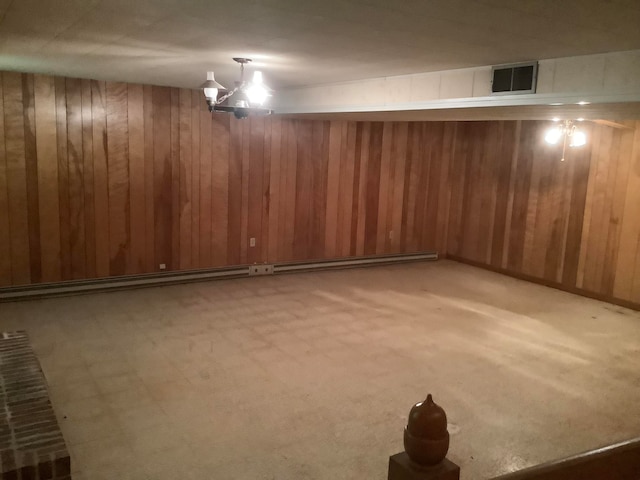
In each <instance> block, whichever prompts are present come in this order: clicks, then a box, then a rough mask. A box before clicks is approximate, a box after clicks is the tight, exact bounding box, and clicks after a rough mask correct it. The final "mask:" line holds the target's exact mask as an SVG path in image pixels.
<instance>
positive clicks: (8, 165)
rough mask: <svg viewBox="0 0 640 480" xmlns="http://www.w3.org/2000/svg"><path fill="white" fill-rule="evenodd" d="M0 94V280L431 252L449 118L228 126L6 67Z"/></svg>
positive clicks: (194, 103) (439, 223)
mask: <svg viewBox="0 0 640 480" xmlns="http://www.w3.org/2000/svg"><path fill="white" fill-rule="evenodd" d="M0 99H2V101H0V152H2V158H1V159H0V286H7V285H22V284H30V283H39V282H55V281H60V280H70V279H86V278H96V277H107V276H115V275H127V274H137V273H147V272H155V271H158V269H159V264H161V263H164V264H166V266H167V270H184V269H198V268H208V267H217V266H229V265H240V264H248V263H254V262H280V261H292V260H315V259H325V258H337V257H347V256H356V255H358V256H359V255H375V254H386V253H401V252H414V251H422V250H441V251H444V248H445V241H446V238H445V234H446V228H445V227H446V223H447V217H446V215H447V213H446V212H447V208H446V207H447V205H448V189H447V188H446V185H447V181H446V179H447V177H448V174H449V172H448V165H449V156H450V155H451V152H452V145H453V140H454V139H453V133H454V131H455V125H454V124H445V123H437V122H434V123H400V122H393V123H391V122H385V123H381V122H380V123H375V122H364V123H363V122H361V123H356V122H343V121H332V122H328V121H301V120H285V119H280V118H278V117H269V118H251V119H247V120H236V119H235V118H233V117H232V116H230V115H226V114H216V115H211V114H210V113H209V112H208V111H207V109H206V104H205V102H204V100H203V98H202V95H201V93H200V92H199V91H192V90H180V89H173V88H165V87H154V86H147V85H144V86H143V85H134V84H124V83H110V82H101V81H91V80H79V79H72V78H60V77H50V76H44V75H31V74H19V73H7V72H5V73H2V81H1V82H0ZM251 238H255V241H256V246H255V247H250V246H249V244H250V239H251Z"/></svg>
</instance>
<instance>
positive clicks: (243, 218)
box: [238, 120, 251, 265]
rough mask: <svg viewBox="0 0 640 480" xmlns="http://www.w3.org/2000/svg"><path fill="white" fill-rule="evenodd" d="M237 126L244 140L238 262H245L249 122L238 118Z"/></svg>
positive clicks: (247, 234) (242, 148) (242, 146)
mask: <svg viewBox="0 0 640 480" xmlns="http://www.w3.org/2000/svg"><path fill="white" fill-rule="evenodd" d="M238 122H239V126H238V127H239V128H240V129H241V130H242V137H243V139H244V142H243V143H242V145H241V152H242V156H241V157H240V162H241V163H240V168H241V170H240V171H241V177H240V178H241V181H240V192H241V196H240V199H241V200H240V205H241V209H240V238H239V240H240V263H241V264H243V265H244V264H246V263H247V261H248V253H249V252H248V250H249V232H248V229H249V151H250V150H249V149H250V147H251V142H250V138H251V131H250V128H251V124H250V122H245V121H241V120H238Z"/></svg>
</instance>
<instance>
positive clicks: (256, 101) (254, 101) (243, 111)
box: [200, 57, 273, 118]
mask: <svg viewBox="0 0 640 480" xmlns="http://www.w3.org/2000/svg"><path fill="white" fill-rule="evenodd" d="M233 60H234V61H235V62H237V63H239V64H240V80H237V81H236V82H235V88H234V89H233V90H227V89H226V88H225V87H223V86H222V85H220V84H219V83H218V82H216V80H215V77H214V74H213V72H207V81H206V82H204V83H203V84H202V85H201V86H200V88H202V90H203V92H204V96H205V98H206V99H207V105H209V111H210V112H230V113H233V114H234V115H235V117H236V118H247V117H248V116H249V115H251V114H253V115H269V114H271V113H273V111H272V110H270V109H268V108H265V107H264V106H263V105H264V103H265V102H266V100H267V98H268V97H270V96H271V90H270V89H269V88H268V87H267V86H266V85H265V84H264V81H263V79H262V72H260V71H257V70H256V71H255V72H253V78H252V80H251V81H250V82H247V81H245V79H244V66H245V65H246V64H247V63H249V62H251V59H250V58H244V57H235V58H234V59H233ZM221 93H222V95H220V94H221ZM232 97H233V98H232Z"/></svg>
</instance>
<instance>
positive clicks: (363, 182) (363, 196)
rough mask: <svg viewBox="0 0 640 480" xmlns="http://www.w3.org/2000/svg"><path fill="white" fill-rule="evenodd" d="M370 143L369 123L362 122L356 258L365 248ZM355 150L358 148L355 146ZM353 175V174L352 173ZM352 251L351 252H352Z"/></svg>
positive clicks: (362, 253)
mask: <svg viewBox="0 0 640 480" xmlns="http://www.w3.org/2000/svg"><path fill="white" fill-rule="evenodd" d="M370 143H371V122H364V123H363V124H362V140H361V142H360V148H359V149H358V153H359V155H360V161H359V171H360V175H359V179H358V182H359V183H358V203H357V205H358V211H357V229H358V230H357V233H356V240H355V252H354V254H355V255H356V256H362V255H364V250H365V249H364V246H365V234H366V227H367V207H368V202H367V184H368V182H369V156H370V151H369V149H370V147H371V145H370ZM356 148H358V147H357V146H356ZM354 175H355V173H354ZM352 251H353V250H352Z"/></svg>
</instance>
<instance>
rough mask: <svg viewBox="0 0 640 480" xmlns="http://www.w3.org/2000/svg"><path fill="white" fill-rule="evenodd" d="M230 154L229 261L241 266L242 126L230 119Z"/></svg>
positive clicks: (231, 263)
mask: <svg viewBox="0 0 640 480" xmlns="http://www.w3.org/2000/svg"><path fill="white" fill-rule="evenodd" d="M229 121H230V125H229V131H230V146H229V148H230V152H229V201H228V206H229V230H228V237H227V261H228V262H229V264H230V265H239V264H240V250H241V245H240V236H241V223H242V218H241V215H242V126H241V124H240V122H239V121H238V120H236V119H234V118H230V120H229Z"/></svg>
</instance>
